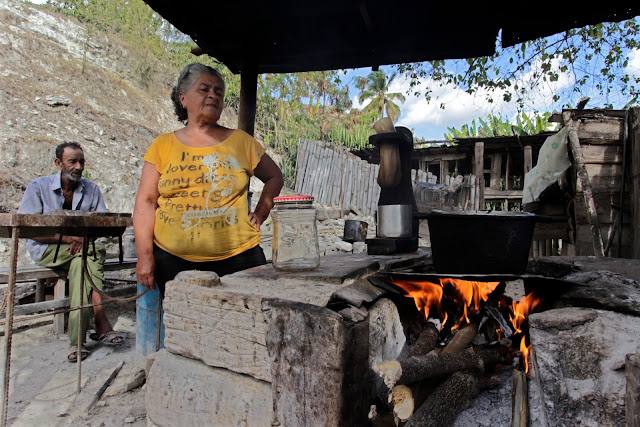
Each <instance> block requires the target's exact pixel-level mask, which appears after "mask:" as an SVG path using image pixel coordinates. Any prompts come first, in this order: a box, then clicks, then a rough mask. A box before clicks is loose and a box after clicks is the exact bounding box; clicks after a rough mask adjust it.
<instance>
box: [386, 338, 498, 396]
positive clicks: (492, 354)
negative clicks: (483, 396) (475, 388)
mask: <svg viewBox="0 0 640 427" xmlns="http://www.w3.org/2000/svg"><path fill="white" fill-rule="evenodd" d="M508 352H509V350H508V349H507V348H506V347H504V346H495V347H492V348H468V349H466V350H463V351H460V352H458V353H452V354H442V353H438V352H436V351H432V352H430V353H429V354H426V355H424V356H415V357H410V358H408V359H404V360H387V361H384V362H381V363H379V364H378V366H377V368H378V374H379V375H380V376H381V377H382V379H383V380H384V383H385V385H386V386H387V387H388V388H389V389H390V390H391V389H393V387H394V386H395V385H397V384H412V383H416V382H418V381H422V380H424V379H427V378H435V377H441V376H445V375H448V374H451V373H453V372H457V371H461V370H465V369H467V370H468V369H471V370H478V371H483V370H484V369H485V367H488V366H491V365H495V364H497V363H506V362H507V360H508Z"/></svg>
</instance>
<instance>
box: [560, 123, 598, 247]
mask: <svg viewBox="0 0 640 427" xmlns="http://www.w3.org/2000/svg"><path fill="white" fill-rule="evenodd" d="M562 120H563V121H564V124H565V126H567V128H568V129H569V147H570V148H571V153H572V154H573V160H574V162H575V164H576V170H577V173H578V178H579V179H580V183H581V184H582V195H583V197H584V204H585V207H586V209H587V216H588V219H589V225H590V226H591V234H592V235H593V252H594V255H595V256H597V257H604V245H603V244H602V232H601V231H600V222H599V220H598V211H597V209H596V203H595V201H594V200H593V190H592V188H591V181H590V180H589V174H588V173H587V167H586V166H585V163H584V158H583V157H582V148H581V147H580V140H579V139H578V131H577V124H576V121H575V120H572V119H571V113H569V112H568V111H566V112H564V113H562Z"/></svg>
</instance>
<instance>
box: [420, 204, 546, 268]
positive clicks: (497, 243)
mask: <svg viewBox="0 0 640 427" xmlns="http://www.w3.org/2000/svg"><path fill="white" fill-rule="evenodd" d="M420 217H421V218H426V219H427V220H428V223H429V234H430V239H431V252H432V256H433V266H434V269H435V270H436V272H438V273H440V274H442V273H445V274H446V273H451V274H498V273H503V274H504V273H510V274H522V273H524V272H525V271H526V269H527V262H528V260H529V250H530V248H531V240H532V237H533V230H534V228H535V224H536V222H539V221H545V222H546V221H550V220H551V218H550V217H546V216H542V215H535V214H532V213H529V212H511V211H504V212H503V211H492V212H487V211H438V210H433V211H431V212H430V213H428V214H421V215H420Z"/></svg>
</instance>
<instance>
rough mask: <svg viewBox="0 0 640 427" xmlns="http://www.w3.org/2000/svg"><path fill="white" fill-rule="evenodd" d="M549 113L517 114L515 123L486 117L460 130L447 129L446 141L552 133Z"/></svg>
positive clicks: (552, 125)
mask: <svg viewBox="0 0 640 427" xmlns="http://www.w3.org/2000/svg"><path fill="white" fill-rule="evenodd" d="M550 116H551V113H542V114H534V115H531V116H529V115H527V114H526V113H519V114H518V115H517V116H516V118H515V123H513V122H510V121H508V120H506V119H504V118H502V117H498V116H492V115H491V114H490V115H488V116H487V117H486V118H484V119H483V118H478V124H476V119H473V120H472V121H471V123H470V124H465V125H462V127H461V128H460V129H456V128H453V127H450V128H447V129H448V130H449V133H446V134H445V135H444V137H445V138H446V139H449V140H451V139H456V138H474V137H494V136H507V135H536V134H538V133H540V132H547V131H554V130H555V128H556V127H557V126H556V125H554V124H551V123H549V117H550Z"/></svg>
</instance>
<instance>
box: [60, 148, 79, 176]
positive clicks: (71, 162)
mask: <svg viewBox="0 0 640 427" xmlns="http://www.w3.org/2000/svg"><path fill="white" fill-rule="evenodd" d="M56 167H57V168H58V170H60V171H62V179H63V180H64V181H66V182H69V183H76V182H78V181H80V178H82V172H83V171H84V152H83V151H82V150H80V149H77V148H73V147H65V149H64V151H63V153H62V160H60V159H56Z"/></svg>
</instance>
